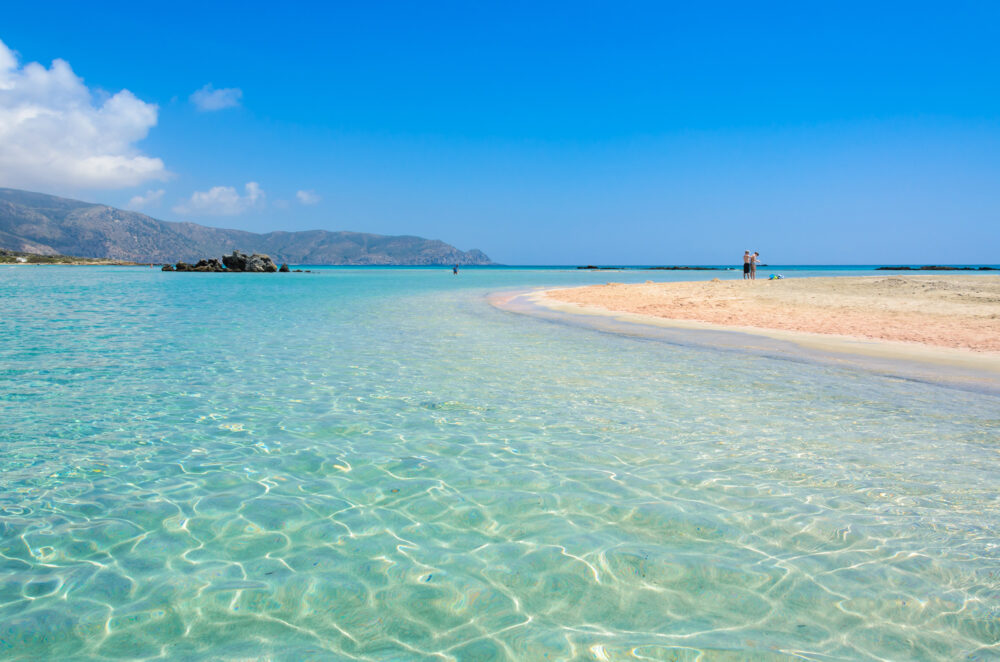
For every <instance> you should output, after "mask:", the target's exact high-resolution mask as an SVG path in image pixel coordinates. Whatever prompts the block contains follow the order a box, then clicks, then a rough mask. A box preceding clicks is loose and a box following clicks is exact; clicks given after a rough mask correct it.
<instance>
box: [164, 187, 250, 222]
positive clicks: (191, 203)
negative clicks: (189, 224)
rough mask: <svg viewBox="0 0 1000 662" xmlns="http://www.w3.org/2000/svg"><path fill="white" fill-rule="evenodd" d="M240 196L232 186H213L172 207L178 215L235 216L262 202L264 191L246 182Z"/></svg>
mask: <svg viewBox="0 0 1000 662" xmlns="http://www.w3.org/2000/svg"><path fill="white" fill-rule="evenodd" d="M243 189H244V191H245V194H244V195H240V194H239V193H238V192H237V191H236V189H235V188H233V187H232V186H213V187H212V188H210V189H208V190H207V191H195V192H194V193H192V194H191V197H190V198H189V199H188V200H186V201H184V202H182V203H181V204H179V205H177V206H175V207H174V211H175V212H177V213H178V214H202V215H207V216H235V215H237V214H242V213H243V212H245V211H248V210H249V209H252V208H253V207H256V206H257V205H260V204H263V202H264V191H262V190H261V188H260V184H258V183H257V182H247V183H246V185H245V186H244V187H243Z"/></svg>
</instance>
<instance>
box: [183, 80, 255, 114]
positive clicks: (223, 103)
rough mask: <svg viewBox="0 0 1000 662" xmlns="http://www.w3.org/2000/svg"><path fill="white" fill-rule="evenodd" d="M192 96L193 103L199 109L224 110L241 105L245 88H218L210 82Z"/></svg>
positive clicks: (204, 110)
mask: <svg viewBox="0 0 1000 662" xmlns="http://www.w3.org/2000/svg"><path fill="white" fill-rule="evenodd" d="M190 98H191V103H193V104H194V105H195V107H196V108H198V110H201V111H203V112H210V111H213V110H222V109H223V108H235V107H236V106H238V105H240V99H242V98H243V90H241V89H240V88H238V87H224V88H221V89H218V90H216V89H214V88H213V87H212V84H211V83H208V84H206V85H205V87H203V88H201V89H200V90H198V91H197V92H195V93H194V94H192V95H191V97H190Z"/></svg>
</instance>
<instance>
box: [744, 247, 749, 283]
mask: <svg viewBox="0 0 1000 662" xmlns="http://www.w3.org/2000/svg"><path fill="white" fill-rule="evenodd" d="M749 278H750V251H743V280H748V279H749Z"/></svg>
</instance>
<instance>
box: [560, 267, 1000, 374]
mask: <svg viewBox="0 0 1000 662" xmlns="http://www.w3.org/2000/svg"><path fill="white" fill-rule="evenodd" d="M546 295H547V297H548V298H549V299H552V300H555V301H560V302H563V303H570V304H577V305H581V306H590V307H596V308H602V309H606V310H609V311H615V312H624V313H635V314H640V315H649V316H653V317H657V318H665V319H671V320H688V321H695V322H703V323H707V324H717V325H723V326H731V327H742V328H747V327H749V328H756V329H772V330H783V331H797V332H805V333H817V334H832V335H838V336H850V337H854V338H862V339H867V340H886V341H897V342H911V343H920V344H923V345H929V346H936V347H948V348H954V349H962V350H972V351H976V352H985V353H990V354H992V353H998V352H1000V276H997V275H937V274H935V275H906V276H864V277H832V278H799V279H795V278H790V279H785V280H756V281H744V280H725V281H721V280H713V281H704V282H683V283H654V282H652V281H647V282H646V283H643V284H629V285H624V284H621V283H608V284H606V285H593V286H589V287H578V288H572V289H559V290H549V291H548V292H547V293H546Z"/></svg>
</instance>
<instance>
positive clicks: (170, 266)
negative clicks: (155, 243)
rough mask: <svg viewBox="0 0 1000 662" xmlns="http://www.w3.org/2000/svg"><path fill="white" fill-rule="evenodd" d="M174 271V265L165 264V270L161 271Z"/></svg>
mask: <svg viewBox="0 0 1000 662" xmlns="http://www.w3.org/2000/svg"><path fill="white" fill-rule="evenodd" d="M173 270H174V266H173V265H172V264H165V265H163V268H162V269H160V271H173Z"/></svg>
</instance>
